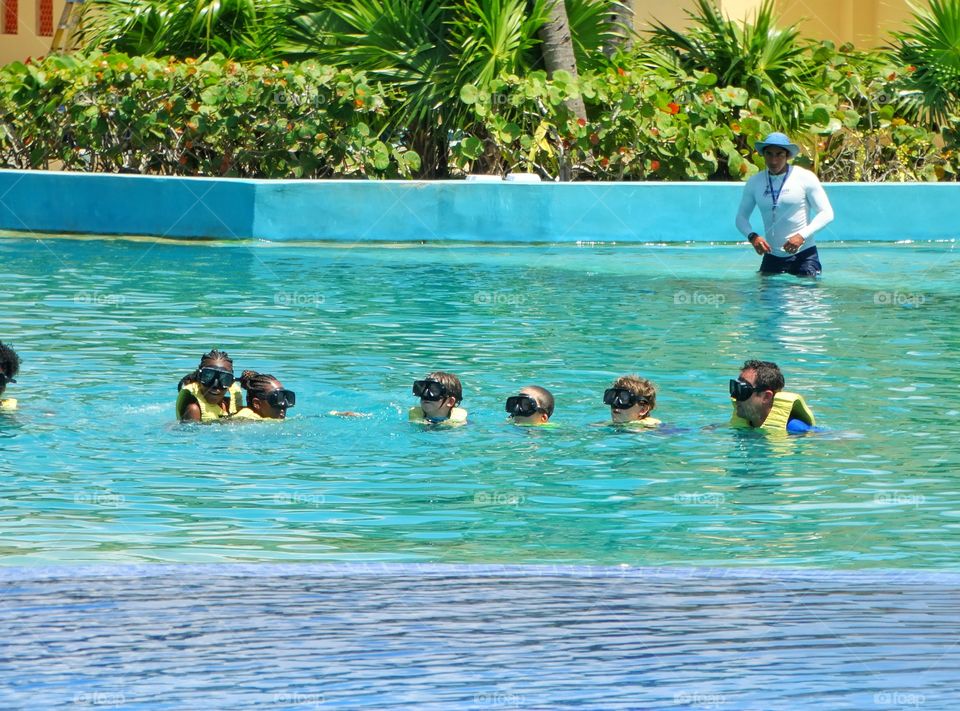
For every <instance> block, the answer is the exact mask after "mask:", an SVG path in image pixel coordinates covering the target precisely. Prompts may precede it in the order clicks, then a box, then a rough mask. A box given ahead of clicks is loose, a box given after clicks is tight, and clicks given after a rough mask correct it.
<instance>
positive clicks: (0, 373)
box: [0, 370, 17, 388]
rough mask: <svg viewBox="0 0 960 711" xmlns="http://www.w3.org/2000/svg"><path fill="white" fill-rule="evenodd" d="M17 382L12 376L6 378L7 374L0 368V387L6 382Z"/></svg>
mask: <svg viewBox="0 0 960 711" xmlns="http://www.w3.org/2000/svg"><path fill="white" fill-rule="evenodd" d="M15 382H17V381H16V380H14V379H13V378H8V377H7V374H6V373H4V372H3V371H2V370H0V388H2V387H5V386H6V384H7V383H15Z"/></svg>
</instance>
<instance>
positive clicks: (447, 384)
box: [409, 370, 467, 425]
mask: <svg viewBox="0 0 960 711" xmlns="http://www.w3.org/2000/svg"><path fill="white" fill-rule="evenodd" d="M413 394H414V395H416V396H417V397H418V398H420V406H419V407H411V408H410V413H409V416H410V421H411V422H428V423H431V424H440V423H443V424H451V425H462V424H463V423H465V422H466V421H467V411H466V410H464V409H462V408H460V407H457V405H459V404H460V403H461V402H462V400H463V386H462V385H461V384H460V378H458V377H457V376H456V375H453V374H452V373H444V372H443V371H440V370H437V371H434V372H432V373H429V374H428V375H427V377H425V378H424V379H423V380H415V381H414V382H413Z"/></svg>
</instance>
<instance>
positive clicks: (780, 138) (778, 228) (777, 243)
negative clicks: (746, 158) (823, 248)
mask: <svg viewBox="0 0 960 711" xmlns="http://www.w3.org/2000/svg"><path fill="white" fill-rule="evenodd" d="M754 148H756V149H757V152H758V153H760V154H762V155H763V160H764V162H765V163H766V164H767V169H766V170H762V171H760V172H759V173H757V174H756V175H754V176H753V177H752V178H750V179H749V180H748V181H747V182H746V184H745V185H744V186H743V198H742V199H741V200H740V209H739V211H738V212H737V229H738V230H740V232H742V233H743V235H744V237H746V238H747V239H748V240H749V241H750V244H751V246H752V247H753V249H754V250H755V251H756V253H757V254H760V255H762V256H763V261H762V262H761V263H760V273H761V274H782V273H784V272H786V273H788V274H793V275H794V276H817V275H818V274H819V273H820V271H821V269H822V267H821V266H820V258H819V255H818V254H817V245H816V242H815V240H814V236H813V235H814V233H815V232H816V231H817V230H819V229H820V228H822V227H825V226H826V225H827V224H829V223H830V221H831V220H832V219H833V208H832V207H831V206H830V200H828V199H827V194H826V192H824V190H823V186H822V185H820V181H819V180H818V179H817V176H816V175H814V174H813V173H812V172H810V171H809V170H806V169H805V168H800V167H799V166H795V165H790V159H791V158H794V157H796V155H797V153H799V152H800V147H799V146H797V145H796V144H795V143H791V142H790V139H789V138H787V136H786V135H785V134H783V133H771V134H770V135H769V136H767V137H766V138H764V139H763V140H762V141H758V142H757V143H756V144H754ZM757 206H759V207H760V216H761V218H763V231H764V234H763V235H759V234H757V233H756V232H754V231H753V228H752V227H751V225H750V215H751V214H752V213H753V209H754V208H755V207H757Z"/></svg>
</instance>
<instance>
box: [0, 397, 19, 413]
mask: <svg viewBox="0 0 960 711" xmlns="http://www.w3.org/2000/svg"><path fill="white" fill-rule="evenodd" d="M16 409H17V401H16V400H14V399H13V398H12V397H10V398H7V399H6V400H0V410H5V411H7V412H13V411H14V410H16Z"/></svg>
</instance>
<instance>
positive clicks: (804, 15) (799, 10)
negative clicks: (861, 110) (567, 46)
mask: <svg viewBox="0 0 960 711" xmlns="http://www.w3.org/2000/svg"><path fill="white" fill-rule="evenodd" d="M717 2H718V4H719V5H720V8H721V9H722V10H723V11H724V13H725V14H726V15H727V16H729V17H731V18H732V19H734V20H742V19H744V18H747V17H751V16H752V15H753V14H754V13H755V12H756V9H757V8H758V7H760V0H717ZM632 5H633V8H634V12H635V16H636V25H637V29H638V30H641V31H642V30H644V29H648V28H649V27H650V20H651V18H656V19H658V20H661V21H662V22H664V23H666V24H668V25H670V26H671V27H677V28H678V29H680V28H683V27H685V26H686V25H687V13H686V10H693V8H694V7H695V6H696V3H695V2H694V0H671V1H667V0H633V2H632ZM917 5H919V6H926V5H927V3H926V2H925V1H924V0H917ZM775 7H776V12H777V15H778V17H779V22H778V24H780V25H782V26H788V25H792V24H797V25H798V26H799V27H800V32H801V33H802V34H803V35H804V36H805V37H808V38H810V39H829V40H833V41H834V42H836V43H837V44H842V43H844V42H852V43H854V44H855V45H856V46H857V47H859V48H861V49H869V48H871V47H879V46H882V45H884V44H887V43H888V42H889V40H890V36H889V32H890V31H891V30H900V29H903V28H904V27H905V22H906V20H908V19H909V18H910V16H911V11H910V6H909V4H908V2H907V0H776V5H775Z"/></svg>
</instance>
